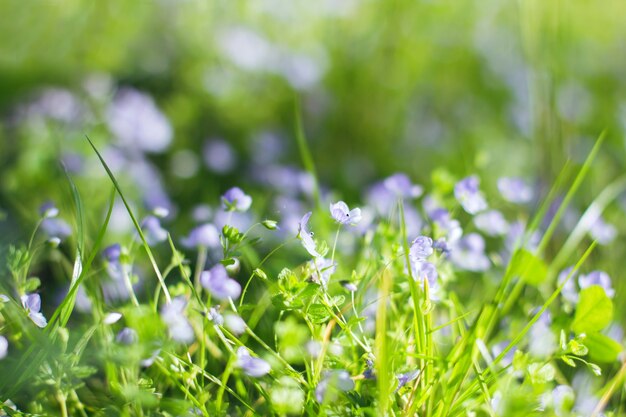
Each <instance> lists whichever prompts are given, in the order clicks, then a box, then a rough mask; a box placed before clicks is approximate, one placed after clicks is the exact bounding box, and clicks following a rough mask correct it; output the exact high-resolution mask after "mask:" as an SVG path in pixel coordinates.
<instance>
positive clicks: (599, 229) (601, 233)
mask: <svg viewBox="0 0 626 417" xmlns="http://www.w3.org/2000/svg"><path fill="white" fill-rule="evenodd" d="M589 235H590V236H591V237H592V238H593V239H595V240H597V241H598V243H600V244H602V245H608V244H609V243H611V242H613V241H614V240H615V238H616V237H617V229H616V228H615V226H613V225H612V224H609V223H606V222H605V221H604V219H602V217H598V218H597V220H596V221H595V222H594V223H593V225H591V227H590V228H589Z"/></svg>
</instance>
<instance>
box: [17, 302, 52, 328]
mask: <svg viewBox="0 0 626 417" xmlns="http://www.w3.org/2000/svg"><path fill="white" fill-rule="evenodd" d="M21 300H22V306H23V307H24V309H25V310H26V313H27V314H28V317H29V318H30V319H31V320H32V321H33V323H35V324H36V325H37V327H41V328H44V327H46V325H47V324H48V322H47V320H46V318H45V317H44V316H43V314H41V312H40V311H41V297H39V294H28V295H23V296H22V297H21Z"/></svg>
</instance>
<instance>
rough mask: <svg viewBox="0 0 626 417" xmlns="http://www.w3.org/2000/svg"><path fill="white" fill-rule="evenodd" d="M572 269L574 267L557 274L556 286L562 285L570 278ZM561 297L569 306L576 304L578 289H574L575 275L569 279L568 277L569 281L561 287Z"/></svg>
mask: <svg viewBox="0 0 626 417" xmlns="http://www.w3.org/2000/svg"><path fill="white" fill-rule="evenodd" d="M573 269H574V267H573V266H570V267H568V268H565V269H564V270H562V271H561V272H560V273H559V276H558V278H557V285H561V284H563V282H565V280H566V279H567V278H568V277H569V276H570V274H571V273H572V270H573ZM561 296H562V297H563V298H564V299H565V300H567V301H568V302H570V303H571V304H576V303H577V302H578V289H577V288H576V274H573V275H572V276H571V277H569V279H568V280H567V282H566V283H565V285H564V286H563V289H562V290H561Z"/></svg>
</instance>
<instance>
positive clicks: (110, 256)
mask: <svg viewBox="0 0 626 417" xmlns="http://www.w3.org/2000/svg"><path fill="white" fill-rule="evenodd" d="M120 256H122V247H121V246H120V244H119V243H114V244H113V245H111V246H107V247H106V248H104V250H103V251H102V257H103V258H104V259H105V260H106V261H107V262H118V261H119V260H120Z"/></svg>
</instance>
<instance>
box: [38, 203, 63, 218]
mask: <svg viewBox="0 0 626 417" xmlns="http://www.w3.org/2000/svg"><path fill="white" fill-rule="evenodd" d="M39 214H40V215H41V217H42V218H44V219H49V218H52V217H56V216H58V215H59V209H58V208H57V207H56V206H55V205H54V203H53V202H52V201H47V202H45V203H43V204H42V205H41V207H39Z"/></svg>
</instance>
